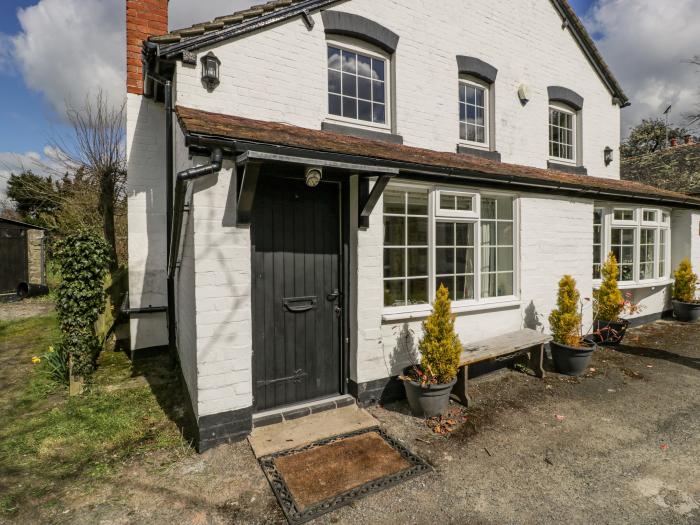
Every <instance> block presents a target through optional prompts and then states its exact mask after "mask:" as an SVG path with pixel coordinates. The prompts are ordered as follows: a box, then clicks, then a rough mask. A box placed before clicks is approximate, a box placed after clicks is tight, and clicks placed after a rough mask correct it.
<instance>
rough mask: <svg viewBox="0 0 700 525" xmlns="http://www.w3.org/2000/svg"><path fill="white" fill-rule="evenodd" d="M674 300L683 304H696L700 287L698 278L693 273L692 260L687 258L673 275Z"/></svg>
mask: <svg viewBox="0 0 700 525" xmlns="http://www.w3.org/2000/svg"><path fill="white" fill-rule="evenodd" d="M673 277H674V279H675V281H674V283H673V298H674V299H675V300H676V301H679V302H681V303H694V302H696V299H695V293H696V290H697V285H698V276H697V274H695V273H694V272H693V266H692V264H690V259H688V258H685V259H683V260H682V261H681V263H680V264H679V265H678V269H677V270H676V271H675V273H674V274H673Z"/></svg>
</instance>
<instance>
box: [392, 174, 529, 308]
mask: <svg viewBox="0 0 700 525" xmlns="http://www.w3.org/2000/svg"><path fill="white" fill-rule="evenodd" d="M516 206H517V199H516V197H515V196H514V195H506V194H491V193H479V192H476V191H469V192H466V191H463V190H458V189H452V188H443V187H435V186H428V187H426V186H411V185H405V186H404V185H401V183H393V184H392V185H390V186H389V187H388V188H387V189H386V190H385V192H384V307H385V310H387V311H388V312H389V313H391V312H396V311H401V310H402V309H406V308H410V307H414V306H415V305H422V304H425V305H426V306H427V305H428V304H429V303H430V302H431V301H432V300H433V299H434V298H435V292H436V290H437V289H438V287H439V286H440V284H444V285H445V286H446V287H447V289H448V290H449V292H450V297H451V299H452V300H453V301H455V306H460V305H465V306H470V305H475V306H478V305H480V304H488V303H489V302H499V301H501V302H502V301H504V300H508V299H511V300H516V299H517V297H516V295H517V272H516V269H517V260H516V234H515V231H516V227H515V225H516V213H515V208H516ZM426 228H428V229H427V233H426ZM426 243H427V244H426ZM411 261H413V262H411ZM427 283H430V284H429V286H428V284H427Z"/></svg>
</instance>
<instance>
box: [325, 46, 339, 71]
mask: <svg viewBox="0 0 700 525" xmlns="http://www.w3.org/2000/svg"><path fill="white" fill-rule="evenodd" d="M328 67H329V68H330V69H340V49H338V48H337V47H329V48H328Z"/></svg>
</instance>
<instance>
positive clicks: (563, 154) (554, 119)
mask: <svg viewBox="0 0 700 525" xmlns="http://www.w3.org/2000/svg"><path fill="white" fill-rule="evenodd" d="M575 130H576V114H575V113H574V112H573V111H570V110H568V109H565V108H564V107H563V106H550V108H549V157H550V158H551V159H552V160H556V161H564V162H575V161H576V132H575Z"/></svg>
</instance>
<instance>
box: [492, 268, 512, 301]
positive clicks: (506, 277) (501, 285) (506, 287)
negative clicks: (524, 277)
mask: <svg viewBox="0 0 700 525" xmlns="http://www.w3.org/2000/svg"><path fill="white" fill-rule="evenodd" d="M496 293H497V295H498V297H504V296H506V295H513V274H512V273H499V274H498V278H497V291H496Z"/></svg>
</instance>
